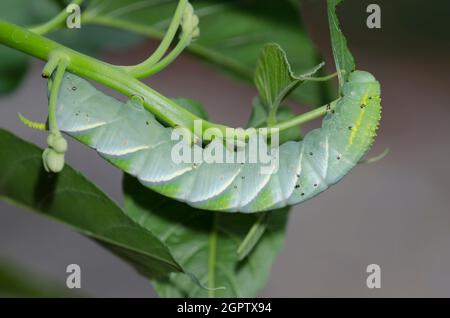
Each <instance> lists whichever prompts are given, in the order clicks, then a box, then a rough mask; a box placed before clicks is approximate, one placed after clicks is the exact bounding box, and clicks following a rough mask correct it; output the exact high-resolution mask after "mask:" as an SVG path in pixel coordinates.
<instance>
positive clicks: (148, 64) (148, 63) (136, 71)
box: [87, 0, 187, 78]
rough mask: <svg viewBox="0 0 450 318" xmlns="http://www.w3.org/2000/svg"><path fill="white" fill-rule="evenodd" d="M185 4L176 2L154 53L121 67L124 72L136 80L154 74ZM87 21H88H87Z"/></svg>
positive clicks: (185, 2) (185, 1) (177, 25)
mask: <svg viewBox="0 0 450 318" xmlns="http://www.w3.org/2000/svg"><path fill="white" fill-rule="evenodd" d="M186 4H187V0H180V1H179V2H178V6H177V8H176V10H175V14H174V16H173V18H172V21H171V22H170V26H169V29H168V30H167V32H166V34H165V35H164V37H163V39H162V41H161V43H160V44H159V46H158V48H157V49H156V51H155V52H154V53H153V54H152V55H151V56H150V57H149V58H148V59H146V60H145V61H144V62H142V63H140V64H137V65H133V66H123V69H124V70H126V71H128V72H129V73H130V74H131V75H133V76H134V77H136V78H143V77H146V76H149V75H150V74H154V73H156V71H155V67H156V66H155V64H156V63H158V61H159V60H161V58H162V57H163V56H164V54H165V53H166V52H167V50H168V48H169V46H170V43H172V41H173V39H174V37H175V34H176V33H177V30H178V27H179V26H180V22H181V19H182V17H183V11H184V9H185V7H186ZM87 21H89V20H87ZM177 55H178V54H177ZM177 55H176V56H177ZM176 56H175V57H176ZM175 57H174V58H175ZM169 63H170V62H169ZM154 66H155V67H154Z"/></svg>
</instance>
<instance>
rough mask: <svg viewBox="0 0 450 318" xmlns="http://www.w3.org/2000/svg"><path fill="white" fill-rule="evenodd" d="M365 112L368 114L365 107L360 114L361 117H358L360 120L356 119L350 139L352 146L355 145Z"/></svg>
mask: <svg viewBox="0 0 450 318" xmlns="http://www.w3.org/2000/svg"><path fill="white" fill-rule="evenodd" d="M365 112H366V108H365V107H364V108H362V109H361V111H360V113H359V116H358V119H356V123H355V126H354V127H352V132H351V134H350V139H349V143H350V145H352V144H353V140H354V139H355V137H356V133H357V132H358V129H359V126H361V122H362V119H363V117H364V114H365Z"/></svg>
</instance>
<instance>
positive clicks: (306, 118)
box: [272, 100, 338, 131]
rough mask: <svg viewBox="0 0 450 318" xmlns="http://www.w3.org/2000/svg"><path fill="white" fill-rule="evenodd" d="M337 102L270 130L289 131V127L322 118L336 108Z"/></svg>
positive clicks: (274, 126)
mask: <svg viewBox="0 0 450 318" xmlns="http://www.w3.org/2000/svg"><path fill="white" fill-rule="evenodd" d="M337 101H338V100H334V101H332V102H331V103H329V104H328V105H325V106H322V107H318V108H316V109H313V110H311V111H309V112H306V113H303V114H301V115H299V116H296V117H294V118H292V119H289V120H286V121H284V122H281V123H278V124H276V125H273V126H272V128H278V129H279V130H280V131H283V130H286V129H289V128H291V127H295V126H298V125H301V124H304V123H307V122H309V121H311V120H314V119H316V118H319V117H322V116H324V115H326V113H327V112H328V111H329V110H330V109H333V108H334V107H335V106H336V103H337Z"/></svg>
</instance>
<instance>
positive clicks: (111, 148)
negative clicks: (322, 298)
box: [56, 71, 381, 213]
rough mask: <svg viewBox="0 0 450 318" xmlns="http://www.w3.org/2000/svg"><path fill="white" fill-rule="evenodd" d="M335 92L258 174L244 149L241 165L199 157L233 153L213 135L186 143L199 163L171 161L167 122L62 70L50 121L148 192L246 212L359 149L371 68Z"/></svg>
mask: <svg viewBox="0 0 450 318" xmlns="http://www.w3.org/2000/svg"><path fill="white" fill-rule="evenodd" d="M342 93H343V96H342V97H341V99H340V100H339V101H338V102H337V104H336V107H335V109H334V110H332V111H330V112H329V113H328V114H327V115H326V116H325V118H324V119H323V122H322V127H321V128H318V129H315V130H312V131H311V132H309V133H308V134H307V135H306V136H305V138H304V139H303V140H302V141H299V142H294V141H289V142H286V143H284V144H282V145H280V146H279V148H278V154H277V155H278V156H279V158H278V160H279V161H278V162H279V166H278V169H274V170H273V173H267V172H266V173H264V174H263V173H261V171H262V170H261V167H262V164H261V163H249V160H248V156H249V154H248V151H245V159H246V160H244V163H241V162H234V163H214V162H207V161H208V160H207V158H208V155H210V154H211V153H212V150H213V149H215V150H216V151H218V150H220V151H221V152H222V153H223V155H224V156H227V155H228V156H237V153H236V150H233V149H232V150H230V149H229V148H228V147H226V146H224V144H223V142H222V141H218V140H216V141H214V140H213V141H212V142H211V143H209V144H208V145H206V146H205V147H204V148H202V147H201V146H199V145H197V144H195V143H193V144H192V145H191V146H190V147H191V148H192V150H193V151H199V152H201V153H202V154H203V156H202V157H203V161H201V162H198V163H196V162H193V163H183V162H182V163H175V162H174V161H173V160H172V156H171V155H172V150H173V149H174V147H175V146H176V144H177V143H178V142H179V141H172V140H171V134H172V131H173V128H169V127H165V126H163V125H162V124H161V123H160V122H158V121H157V120H156V119H155V117H154V116H153V114H152V113H150V112H148V111H147V110H145V109H144V108H143V107H142V106H141V105H140V104H139V103H138V102H136V101H135V100H133V101H128V102H126V103H125V104H124V103H122V102H119V101H118V100H116V99H114V98H112V97H110V96H108V95H106V94H103V93H102V92H99V91H98V90H96V89H95V88H94V87H93V86H92V85H91V84H89V83H88V82H87V81H85V80H83V79H81V78H79V77H77V76H75V75H73V74H70V73H66V74H65V76H64V80H63V83H62V86H61V89H60V92H59V96H58V101H57V110H56V120H57V123H58V127H59V128H60V130H61V131H64V132H66V133H67V134H69V135H71V136H72V137H74V138H76V139H78V140H79V141H81V142H82V143H84V144H86V145H88V146H90V147H92V148H94V149H96V150H97V152H98V153H99V154H100V155H101V156H102V157H104V158H105V159H107V160H108V161H110V162H111V163H112V164H114V165H115V166H117V167H119V168H120V169H122V170H124V171H125V172H127V173H129V174H131V175H133V176H135V177H137V178H138V179H139V181H140V182H141V183H142V184H143V185H145V186H147V187H149V188H150V189H152V190H154V191H157V192H159V193H161V194H164V195H166V196H168V197H171V198H174V199H177V200H180V201H184V202H186V203H187V204H189V205H191V206H194V207H197V208H201V209H207V210H219V211H228V212H245V213H252V212H259V211H265V210H272V209H275V208H281V207H283V206H286V205H293V204H297V203H300V202H303V201H305V200H307V199H309V198H311V197H313V196H315V195H317V194H319V193H320V192H322V191H324V190H326V189H327V188H328V187H329V186H330V185H332V184H334V183H336V182H338V181H339V180H340V179H341V178H342V177H343V176H344V175H345V174H346V173H348V171H349V170H350V169H351V168H352V167H354V166H355V165H356V164H357V163H358V161H359V160H360V159H361V157H362V156H363V155H364V154H365V153H366V152H367V150H368V149H369V147H370V146H371V144H372V142H373V139H374V137H375V135H376V130H377V128H378V124H379V120H380V114H381V105H380V85H379V83H378V82H377V81H376V79H375V78H374V77H373V76H372V75H371V74H369V73H367V72H364V71H355V72H353V73H352V74H350V76H349V79H348V81H347V82H346V83H345V84H344V85H343V87H342ZM213 147H214V148H213ZM248 147H249V145H248V144H247V145H245V147H244V148H245V149H244V150H247V148H248ZM266 168H267V167H266ZM267 169H269V170H270V169H271V168H270V167H269V168H267Z"/></svg>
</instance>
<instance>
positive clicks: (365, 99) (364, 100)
mask: <svg viewBox="0 0 450 318" xmlns="http://www.w3.org/2000/svg"><path fill="white" fill-rule="evenodd" d="M368 100H369V95H367V94H365V95H364V96H363V98H361V105H364V106H367V101H368Z"/></svg>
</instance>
